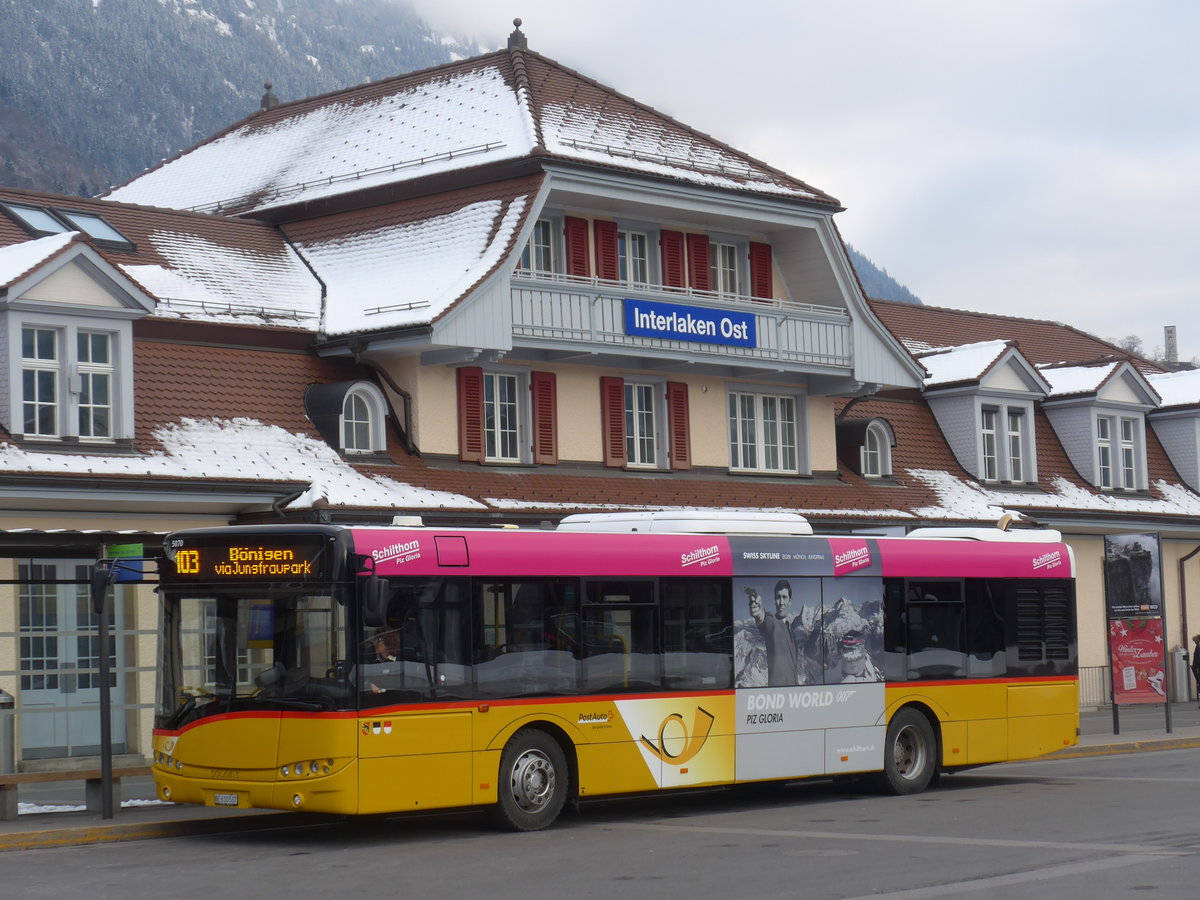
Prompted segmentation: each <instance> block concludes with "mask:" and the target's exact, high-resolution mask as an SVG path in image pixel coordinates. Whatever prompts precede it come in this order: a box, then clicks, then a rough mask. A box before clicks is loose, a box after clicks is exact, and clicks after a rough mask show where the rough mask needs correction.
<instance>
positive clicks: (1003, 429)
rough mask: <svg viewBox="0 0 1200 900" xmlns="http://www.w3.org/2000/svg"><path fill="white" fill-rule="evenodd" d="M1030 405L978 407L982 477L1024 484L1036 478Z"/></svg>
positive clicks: (981, 478) (980, 475)
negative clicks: (1034, 473) (1033, 463)
mask: <svg viewBox="0 0 1200 900" xmlns="http://www.w3.org/2000/svg"><path fill="white" fill-rule="evenodd" d="M1030 412H1031V410H1030V408H1029V406H1028V405H1027V404H1024V403H1018V404H1007V403H1003V404H1002V403H995V404H992V403H982V404H981V405H980V407H979V475H978V477H979V480H980V481H998V482H1007V483H1009V484H1024V483H1026V482H1028V481H1032V480H1034V477H1035V476H1034V475H1033V467H1032V464H1031V462H1030V461H1031V460H1032V459H1033V446H1032V443H1031V441H1032V429H1030V428H1029V427H1028V425H1027V423H1028V421H1029V415H1030Z"/></svg>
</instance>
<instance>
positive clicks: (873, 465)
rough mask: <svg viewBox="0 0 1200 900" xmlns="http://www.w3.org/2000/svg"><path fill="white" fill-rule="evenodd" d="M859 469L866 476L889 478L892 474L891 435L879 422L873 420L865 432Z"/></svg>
mask: <svg viewBox="0 0 1200 900" xmlns="http://www.w3.org/2000/svg"><path fill="white" fill-rule="evenodd" d="M859 471H861V472H862V475H863V477H864V478H887V477H889V476H890V475H891V474H892V442H891V435H889V434H888V433H887V429H885V428H884V427H883V426H882V425H880V424H879V423H878V422H872V423H871V424H869V425H868V426H867V429H866V431H864V432H863V443H862V447H860V448H859Z"/></svg>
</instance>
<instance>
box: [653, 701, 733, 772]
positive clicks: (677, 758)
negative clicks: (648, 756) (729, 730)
mask: <svg viewBox="0 0 1200 900" xmlns="http://www.w3.org/2000/svg"><path fill="white" fill-rule="evenodd" d="M715 718H716V717H715V716H713V714H712V713H710V712H709V711H708V710H706V709H705V708H704V707H702V706H697V707H696V718H695V721H693V723H692V729H691V731H690V732H689V731H688V727H687V722H686V721H684V718H683V715H682V714H681V713H671V714H670V715H669V716H667V717H666V718H665V719H663V720H662V724H661V725H659V726H658V741H657V743H656V742H654V741H652V740H650V738H648V737H646V736H645V735H644V734H643V735H642V745H643V746H644V747H645V748H646V749H647V750H649V751H650V752H651V753H653V754H654V755H655V756H657V757H658V758H659V759H660V760H661V761H662V762H665V763H668V764H670V765H673V766H682V765H683V764H684V763H686V762H687V761H688V760H690V759H691V758H692V757H693V756H695V755H696V754H697V753H699V752H700V750H701V748H702V747H703V746H704V742H705V741H707V740H708V734H709V732H710V731H712V726H713V722H714V721H715ZM672 726H678V728H681V729H682V730H683V736H682V738H680V737H677V736H676V735H668V734H667V729H668V728H672ZM672 730H676V729H672ZM680 740H682V741H683V747H682V748H681V749H680V750H679V752H678V753H672V752H671V750H670V749H668V741H669V742H671V744H672V745H673V744H675V743H677V742H678V741H680Z"/></svg>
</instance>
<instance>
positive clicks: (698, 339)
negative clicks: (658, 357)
mask: <svg viewBox="0 0 1200 900" xmlns="http://www.w3.org/2000/svg"><path fill="white" fill-rule="evenodd" d="M754 326H755V320H754V314H753V313H744V312H734V311H733V310H727V309H711V308H709V307H706V306H681V305H679V304H676V303H658V302H656V301H654V300H631V299H626V300H625V333H626V334H636V335H639V336H641V337H652V338H661V339H662V340H665V341H690V342H692V343H697V344H724V345H726V346H733V347H757V346H758V333H757V331H756V330H755V327H754Z"/></svg>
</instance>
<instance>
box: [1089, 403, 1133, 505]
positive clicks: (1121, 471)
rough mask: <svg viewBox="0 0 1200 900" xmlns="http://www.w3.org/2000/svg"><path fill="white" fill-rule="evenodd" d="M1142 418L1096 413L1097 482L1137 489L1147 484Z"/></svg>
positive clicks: (1120, 488) (1105, 487)
mask: <svg viewBox="0 0 1200 900" xmlns="http://www.w3.org/2000/svg"><path fill="white" fill-rule="evenodd" d="M1143 446H1144V438H1143V435H1142V429H1141V420H1140V419H1138V418H1135V417H1132V416H1116V415H1097V416H1096V486H1097V487H1098V488H1100V489H1101V490H1109V491H1111V490H1117V491H1136V490H1138V489H1140V488H1143V487H1144V486H1145V482H1144V479H1143V478H1142V465H1141V459H1142V458H1144V454H1143V452H1142V447H1143Z"/></svg>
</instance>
